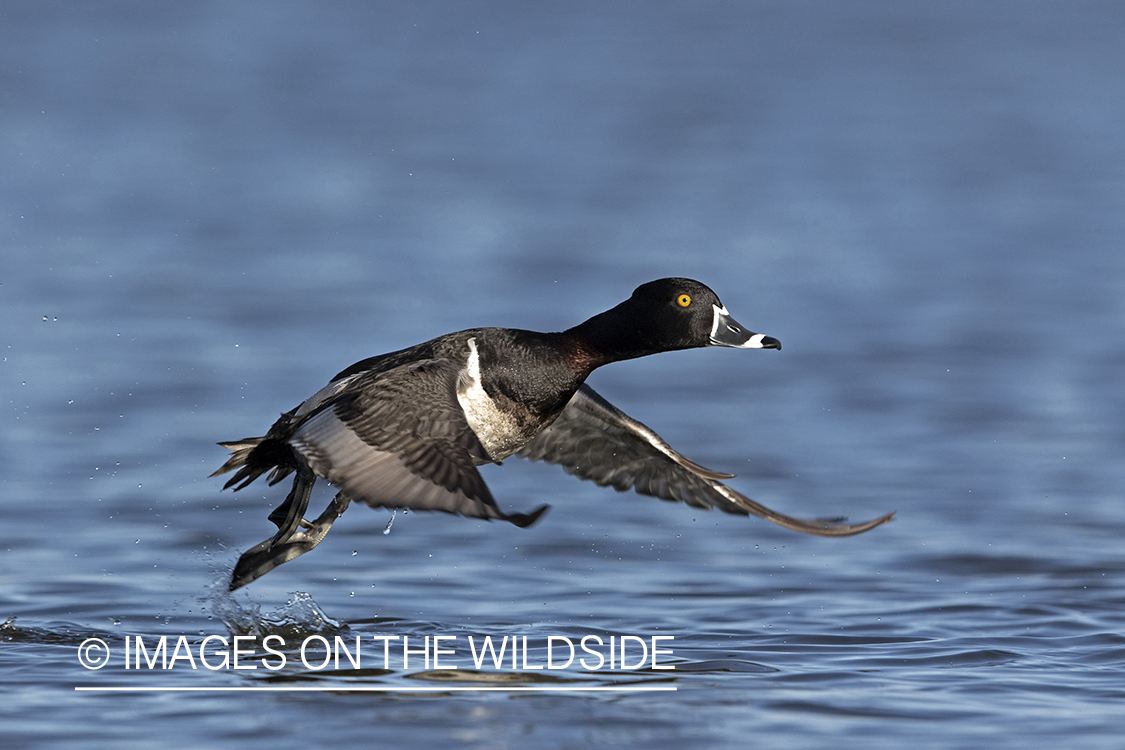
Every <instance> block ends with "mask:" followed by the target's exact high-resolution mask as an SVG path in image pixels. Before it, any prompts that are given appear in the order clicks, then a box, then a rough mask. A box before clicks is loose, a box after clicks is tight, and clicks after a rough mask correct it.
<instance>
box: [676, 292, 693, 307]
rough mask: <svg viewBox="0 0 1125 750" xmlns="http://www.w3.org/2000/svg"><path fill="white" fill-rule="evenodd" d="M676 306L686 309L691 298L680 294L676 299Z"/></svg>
mask: <svg viewBox="0 0 1125 750" xmlns="http://www.w3.org/2000/svg"><path fill="white" fill-rule="evenodd" d="M676 304H677V305H679V306H680V307H687V306H688V305H690V304H691V297H690V296H688V295H686V294H681V295H680V296H679V297H676Z"/></svg>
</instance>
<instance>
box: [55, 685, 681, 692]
mask: <svg viewBox="0 0 1125 750" xmlns="http://www.w3.org/2000/svg"><path fill="white" fill-rule="evenodd" d="M74 689H75V690H76V691H80V692H101V693H189V692H190V693H219V692H223V693H236V692H242V693H253V692H260V693H298V692H308V693H452V692H459V693H535V692H542V693H546V692H556V693H561V692H571V693H596V692H602V693H658V692H675V691H676V688H675V686H663V685H659V686H656V685H613V686H591V687H569V686H562V685H540V686H527V685H523V686H511V687H509V686H497V685H488V686H481V687H465V686H450V687H373V686H363V685H355V686H349V685H336V686H331V685H318V686H307V685H305V686H285V685H263V686H261V687H172V686H161V685H157V686H153V687H97V686H82V685H78V686H75V688H74Z"/></svg>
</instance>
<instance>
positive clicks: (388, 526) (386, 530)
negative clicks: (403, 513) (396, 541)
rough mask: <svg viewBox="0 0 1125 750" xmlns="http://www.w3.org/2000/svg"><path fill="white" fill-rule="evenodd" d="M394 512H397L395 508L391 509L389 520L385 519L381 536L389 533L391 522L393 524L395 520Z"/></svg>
mask: <svg viewBox="0 0 1125 750" xmlns="http://www.w3.org/2000/svg"><path fill="white" fill-rule="evenodd" d="M396 513H398V511H397V510H391V520H389V521H387V527H386V528H385V529H383V536H386V535H387V534H390V533H391V524H393V523H394V522H395V514H396Z"/></svg>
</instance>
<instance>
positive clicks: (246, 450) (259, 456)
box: [211, 435, 296, 492]
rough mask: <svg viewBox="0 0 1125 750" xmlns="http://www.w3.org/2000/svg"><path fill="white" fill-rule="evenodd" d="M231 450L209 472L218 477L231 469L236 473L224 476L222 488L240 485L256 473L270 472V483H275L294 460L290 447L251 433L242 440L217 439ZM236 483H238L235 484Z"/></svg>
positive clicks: (251, 478)
mask: <svg viewBox="0 0 1125 750" xmlns="http://www.w3.org/2000/svg"><path fill="white" fill-rule="evenodd" d="M219 445H221V446H223V447H224V448H227V449H229V450H230V451H231V454H230V457H229V458H228V459H227V460H226V463H224V464H223V465H222V466H220V467H219V468H218V470H217V471H215V473H213V474H212V475H211V476H213V477H217V476H219V475H220V474H226V473H227V472H228V471H234V470H235V469H238V471H237V472H235V475H234V476H233V477H231V478H230V479H228V480H227V483H226V484H224V485H223V489H224V490H225V489H228V488H230V487H234V489H235V491H236V492H237V491H238V490H240V489H242V488H243V487H245V486H246V485H248V484H250V483H251V482H253V481H254V480H255V479H257V478H258V477H260V476H262V474H265V473H266V472H267V471H268V472H270V475H269V477H268V481H269V483H270V484H271V485H272V484H277V483H278V482H280V481H281V480H282V479H284V478H285V477H287V476H288V475H289V474H291V473H292V472H293V469H294V468H295V466H296V463H295V461H294V458H293V449H292V448H290V447H289V445H288V443H285V442H283V441H281V440H278V439H276V438H272V437H269V436H268V435H267V436H265V437H253V438H243V439H242V440H231V441H229V442H223V443H219ZM236 485H237V486H236Z"/></svg>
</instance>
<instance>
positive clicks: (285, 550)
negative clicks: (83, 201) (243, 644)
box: [229, 493, 351, 591]
mask: <svg viewBox="0 0 1125 750" xmlns="http://www.w3.org/2000/svg"><path fill="white" fill-rule="evenodd" d="M306 502H307V498H306ZM350 503H351V501H350V500H349V499H348V498H347V497H345V496H344V494H343V493H340V494H337V495H336V497H335V498H333V499H332V502H330V503H329V504H328V507H327V508H325V510H324V512H323V513H321V514H320V515H319V516H318V517H317V519H316V520H315V521H313V522H312V523H309V522H308V521H306V520H305V519H303V518H302V519H301V520H300V522H299V525H300V526H301V527H302V528H301V529H300V530H299V531H296V532H294V533H293V534H291V535H290V536H289V538H288V539H287V540H286V541H284V542H282V543H281V544H275V543H274V539H275V538H276V537H271V538H270V539H266V540H265V541H263V542H261V543H259V544H256V545H254V546H253V547H251V548H250V549H248V550H246V551H245V552H243V553H242V557H240V558H238V563H237V564H236V565H235V566H234V572H233V573H231V577H230V588H229V590H230V591H234V590H235V589H239V588H242V587H243V586H245V585H246V584H248V583H250V582H251V581H254V580H257V579H259V578H261V577H262V576H264V575H265V574H266V573H269V572H270V571H271V570H273V569H274V568H276V567H277V566H278V565H282V564H284V563H287V562H289V561H290V560H292V559H294V558H297V557H300V556H301V555H303V554H305V553H306V552H309V551H311V550H312V549H313V548H314V547H316V545H318V544H320V543H321V542H322V541H324V537H325V536H327V535H328V531H329V530H330V529H331V528H332V524H333V523H335V522H336V519H337V518H339V517H340V516H342V515H343V514H344V511H345V510H347V509H348V505H349V504H350Z"/></svg>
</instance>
